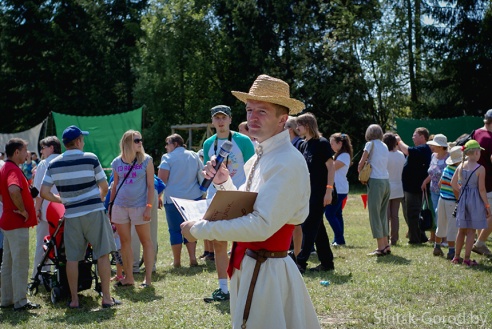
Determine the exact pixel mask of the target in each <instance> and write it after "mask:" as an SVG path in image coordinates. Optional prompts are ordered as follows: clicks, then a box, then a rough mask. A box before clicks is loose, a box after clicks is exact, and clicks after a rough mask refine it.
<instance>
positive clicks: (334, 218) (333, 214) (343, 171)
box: [325, 133, 353, 246]
mask: <svg viewBox="0 0 492 329" xmlns="http://www.w3.org/2000/svg"><path fill="white" fill-rule="evenodd" d="M330 145H331V148H332V149H333V151H335V156H334V160H335V188H336V191H337V195H338V198H337V202H336V203H335V204H333V203H332V204H329V205H327V206H326V207H325V216H326V219H327V220H328V223H329V224H330V226H331V228H332V229H333V233H334V238H333V243H332V246H344V245H345V237H344V236H343V231H344V224H343V214H342V210H343V209H342V205H343V202H344V200H345V199H346V198H347V195H348V192H349V183H348V180H347V172H348V169H349V167H350V164H351V162H352V156H353V150H352V143H351V142H350V137H349V136H348V135H347V134H342V133H335V134H333V135H331V136H330Z"/></svg>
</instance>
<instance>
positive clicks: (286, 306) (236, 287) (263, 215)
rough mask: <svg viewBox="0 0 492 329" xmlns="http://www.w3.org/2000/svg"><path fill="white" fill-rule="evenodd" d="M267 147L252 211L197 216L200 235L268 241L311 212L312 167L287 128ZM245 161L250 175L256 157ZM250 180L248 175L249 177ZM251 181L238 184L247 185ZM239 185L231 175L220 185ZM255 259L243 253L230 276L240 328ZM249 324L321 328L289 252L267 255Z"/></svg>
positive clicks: (255, 181)
mask: <svg viewBox="0 0 492 329" xmlns="http://www.w3.org/2000/svg"><path fill="white" fill-rule="evenodd" d="M260 146H261V147H262V149H263V155H262V156H261V158H260V160H259V162H258V164H257V166H256V168H255V171H254V176H253V178H252V184H251V188H250V191H252V192H258V196H257V199H256V202H255V204H254V207H253V212H252V213H250V214H248V215H246V216H243V217H238V218H235V219H232V220H224V221H216V222H209V221H205V220H203V221H198V222H197V223H196V224H195V225H193V227H192V228H191V234H192V235H193V236H194V237H196V238H197V239H209V240H214V239H216V240H219V241H240V242H254V241H265V240H266V239H268V238H269V237H271V236H272V235H273V234H274V233H275V232H277V231H278V230H279V229H280V228H281V227H282V226H284V225H285V224H293V225H298V224H301V223H302V222H304V220H305V219H306V217H307V216H308V213H309V196H310V186H309V172H308V169H307V165H306V161H305V160H304V158H303V156H302V154H301V153H300V152H299V151H298V150H297V149H296V148H295V147H294V146H292V144H291V143H290V139H289V134H288V132H287V131H283V132H281V133H279V134H277V135H275V136H273V137H271V138H269V139H268V140H266V141H264V142H263V143H261V144H260ZM256 158H257V155H255V156H253V157H252V158H251V159H250V160H249V161H248V162H247V163H246V164H245V171H246V173H247V177H249V172H250V170H251V168H252V166H253V164H254V162H255V161H256ZM247 180H248V178H247ZM246 184H247V182H246V183H245V184H244V185H242V186H241V187H240V188H239V190H245V188H246ZM220 188H225V189H228V190H230V189H235V187H234V185H233V184H232V181H231V179H228V180H227V181H226V182H225V183H224V184H223V185H222V186H217V189H220ZM255 263H256V260H254V259H253V258H250V257H249V256H244V258H243V261H242V263H241V269H240V270H238V269H235V270H234V273H233V275H232V278H231V287H230V293H231V317H232V327H233V328H241V324H242V318H243V312H244V305H245V303H246V297H247V294H248V289H249V285H250V282H251V276H252V274H253V269H254V266H255ZM246 326H247V328H251V329H256V328H269V329H276V328H278V329H285V328H292V329H300V328H309V329H316V328H320V325H319V322H318V318H317V316H316V312H315V310H314V307H313V304H312V302H311V298H310V297H309V294H308V292H307V289H306V286H305V284H304V281H303V279H302V276H301V275H300V273H299V270H298V269H297V266H296V265H295V263H294V262H293V261H292V259H291V258H290V257H285V258H269V259H267V261H266V262H264V263H263V264H262V265H261V268H260V272H259V275H258V281H257V283H256V287H255V291H254V294H253V300H252V305H251V310H250V316H249V319H248V322H247V323H246Z"/></svg>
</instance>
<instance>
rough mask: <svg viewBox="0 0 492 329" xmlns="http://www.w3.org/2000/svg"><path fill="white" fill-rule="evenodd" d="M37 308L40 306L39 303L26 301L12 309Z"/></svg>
mask: <svg viewBox="0 0 492 329" xmlns="http://www.w3.org/2000/svg"><path fill="white" fill-rule="evenodd" d="M38 308H41V305H39V304H34V303H32V302H27V304H25V305H24V306H21V307H14V311H25V310H36V309H38Z"/></svg>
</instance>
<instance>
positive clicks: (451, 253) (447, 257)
mask: <svg viewBox="0 0 492 329" xmlns="http://www.w3.org/2000/svg"><path fill="white" fill-rule="evenodd" d="M453 258H454V252H448V253H447V255H446V259H449V260H452V259H453Z"/></svg>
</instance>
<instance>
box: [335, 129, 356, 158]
mask: <svg viewBox="0 0 492 329" xmlns="http://www.w3.org/2000/svg"><path fill="white" fill-rule="evenodd" d="M330 139H334V140H335V141H336V142H337V143H340V142H341V143H342V147H340V149H339V150H338V151H337V152H336V153H335V157H334V160H336V159H337V158H338V156H339V155H340V154H342V153H348V154H349V156H350V163H352V158H353V154H354V150H353V148H352V142H351V141H350V137H349V135H347V134H342V133H334V134H332V135H331V136H330Z"/></svg>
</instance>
